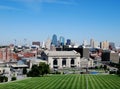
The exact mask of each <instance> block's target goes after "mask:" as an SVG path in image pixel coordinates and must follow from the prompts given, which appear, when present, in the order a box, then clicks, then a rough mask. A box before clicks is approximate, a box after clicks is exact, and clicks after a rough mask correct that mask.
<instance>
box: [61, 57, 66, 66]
mask: <svg viewBox="0 0 120 89" xmlns="http://www.w3.org/2000/svg"><path fill="white" fill-rule="evenodd" d="M62 66H66V59H65V58H64V59H63V60H62Z"/></svg>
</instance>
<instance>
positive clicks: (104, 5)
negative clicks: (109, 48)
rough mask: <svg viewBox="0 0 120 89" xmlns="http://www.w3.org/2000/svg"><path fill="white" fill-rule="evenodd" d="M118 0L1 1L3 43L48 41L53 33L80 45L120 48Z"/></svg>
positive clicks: (0, 26)
mask: <svg viewBox="0 0 120 89" xmlns="http://www.w3.org/2000/svg"><path fill="white" fill-rule="evenodd" d="M119 23H120V1H119V0H1V1H0V24H1V25H0V31H1V32H0V44H7V43H12V42H14V40H15V39H16V40H18V41H23V40H24V39H27V40H28V41H34V40H35V41H45V40H46V39H47V38H48V37H50V38H52V35H53V34H57V36H64V37H65V38H66V39H67V38H69V39H72V40H73V41H75V42H78V43H81V42H82V41H83V40H88V42H89V39H91V38H93V39H95V40H97V41H104V40H108V41H110V42H115V43H116V44H117V45H120V40H119V33H120V25H119Z"/></svg>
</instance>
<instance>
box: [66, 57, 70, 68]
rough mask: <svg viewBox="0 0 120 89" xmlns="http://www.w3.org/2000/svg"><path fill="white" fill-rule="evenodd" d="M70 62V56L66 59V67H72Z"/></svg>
mask: <svg viewBox="0 0 120 89" xmlns="http://www.w3.org/2000/svg"><path fill="white" fill-rule="evenodd" d="M70 62H71V59H70V58H68V59H66V67H68V68H70V67H71V64H70Z"/></svg>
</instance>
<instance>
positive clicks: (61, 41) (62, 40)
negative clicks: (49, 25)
mask: <svg viewBox="0 0 120 89" xmlns="http://www.w3.org/2000/svg"><path fill="white" fill-rule="evenodd" d="M59 41H60V45H61V46H63V45H65V38H64V37H63V36H60V40H59Z"/></svg>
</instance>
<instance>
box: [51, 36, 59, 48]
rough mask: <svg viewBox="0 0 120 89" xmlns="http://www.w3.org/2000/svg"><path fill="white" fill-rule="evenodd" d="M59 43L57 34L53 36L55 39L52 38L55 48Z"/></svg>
mask: <svg viewBox="0 0 120 89" xmlns="http://www.w3.org/2000/svg"><path fill="white" fill-rule="evenodd" d="M57 43H58V41H57V35H56V34H54V35H53V37H52V43H51V44H52V45H54V46H57Z"/></svg>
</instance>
